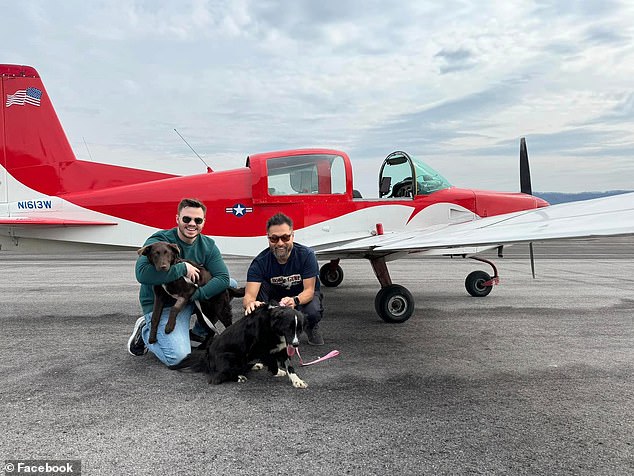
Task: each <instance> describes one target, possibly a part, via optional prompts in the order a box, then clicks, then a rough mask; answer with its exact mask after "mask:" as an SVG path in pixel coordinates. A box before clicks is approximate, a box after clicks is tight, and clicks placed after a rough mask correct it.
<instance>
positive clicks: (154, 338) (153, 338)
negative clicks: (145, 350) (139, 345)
mask: <svg viewBox="0 0 634 476" xmlns="http://www.w3.org/2000/svg"><path fill="white" fill-rule="evenodd" d="M147 343H148V344H156V337H150V338H149V339H148V340H147Z"/></svg>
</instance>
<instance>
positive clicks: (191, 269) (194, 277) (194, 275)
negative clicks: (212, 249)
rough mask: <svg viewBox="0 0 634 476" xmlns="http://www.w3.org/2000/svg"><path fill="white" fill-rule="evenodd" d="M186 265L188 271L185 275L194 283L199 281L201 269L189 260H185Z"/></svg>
mask: <svg viewBox="0 0 634 476" xmlns="http://www.w3.org/2000/svg"><path fill="white" fill-rule="evenodd" d="M185 267H186V268H187V273H186V274H185V277H186V278H187V279H189V280H190V281H191V282H192V283H197V282H198V278H199V276H200V270H199V269H198V268H197V267H196V266H192V265H191V264H189V263H187V262H185Z"/></svg>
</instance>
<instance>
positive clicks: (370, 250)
mask: <svg viewBox="0 0 634 476" xmlns="http://www.w3.org/2000/svg"><path fill="white" fill-rule="evenodd" d="M632 234H634V193H627V194H622V195H614V196H611V197H605V198H598V199H594V200H587V201H581V202H570V203H563V204H559V205H551V206H549V207H544V208H538V209H534V210H529V211H522V212H515V213H508V214H505V215H498V216H494V217H488V218H482V219H477V220H474V221H470V222H466V223H459V224H447V225H440V226H437V227H432V228H423V229H411V230H404V231H400V232H394V233H389V232H388V233H386V234H384V235H377V236H372V237H369V238H364V239H360V240H356V241H352V242H348V243H346V244H342V245H338V246H334V247H326V248H322V249H318V250H317V254H318V256H319V257H320V258H324V257H336V256H338V257H348V258H350V257H369V256H381V255H385V256H387V255H391V254H393V253H399V254H408V253H419V252H422V253H423V254H435V255H438V254H468V255H472V254H477V253H480V252H482V251H484V250H487V249H492V248H496V247H498V246H501V245H509V244H514V243H524V242H537V241H546V240H555V239H565V238H591V237H599V236H616V235H632Z"/></svg>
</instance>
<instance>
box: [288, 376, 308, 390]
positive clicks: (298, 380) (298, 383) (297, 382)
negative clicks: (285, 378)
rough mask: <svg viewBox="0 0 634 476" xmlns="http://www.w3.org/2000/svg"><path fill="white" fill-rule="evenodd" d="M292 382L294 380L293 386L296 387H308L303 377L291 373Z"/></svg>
mask: <svg viewBox="0 0 634 476" xmlns="http://www.w3.org/2000/svg"><path fill="white" fill-rule="evenodd" d="M289 377H290V379H291V382H293V387H295V388H307V387H308V384H307V383H306V382H304V381H303V380H302V379H301V378H299V377H298V376H297V375H294V374H292V375H289Z"/></svg>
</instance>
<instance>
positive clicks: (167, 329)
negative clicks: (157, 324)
mask: <svg viewBox="0 0 634 476" xmlns="http://www.w3.org/2000/svg"><path fill="white" fill-rule="evenodd" d="M173 330H174V326H171V327H170V326H165V333H166V334H170V333H171V332H172V331H173Z"/></svg>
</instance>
